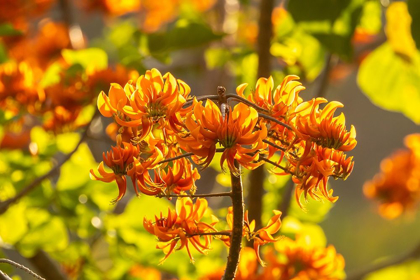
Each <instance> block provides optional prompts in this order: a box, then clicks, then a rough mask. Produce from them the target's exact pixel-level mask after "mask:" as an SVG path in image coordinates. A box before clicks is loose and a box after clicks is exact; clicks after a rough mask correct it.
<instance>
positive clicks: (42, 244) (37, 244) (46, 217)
mask: <svg viewBox="0 0 420 280" xmlns="http://www.w3.org/2000/svg"><path fill="white" fill-rule="evenodd" d="M25 215H26V217H27V219H28V222H29V229H28V231H27V233H26V234H25V236H24V237H23V238H22V239H21V240H20V241H19V244H18V248H19V250H20V252H21V253H22V254H23V255H25V256H31V255H32V254H34V253H35V252H36V251H37V250H38V249H41V248H42V249H43V250H45V251H47V252H48V251H55V250H63V249H65V248H66V246H67V244H68V236H67V229H66V227H65V225H64V222H63V220H62V218H59V217H57V216H52V215H51V214H49V213H48V212H47V211H46V210H43V209H39V208H38V209H36V208H30V209H27V210H26V213H25Z"/></svg>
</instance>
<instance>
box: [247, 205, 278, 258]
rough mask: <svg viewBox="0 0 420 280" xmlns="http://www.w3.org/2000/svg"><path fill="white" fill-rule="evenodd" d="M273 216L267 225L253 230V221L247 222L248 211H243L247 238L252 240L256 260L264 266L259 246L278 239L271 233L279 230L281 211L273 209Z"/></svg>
mask: <svg viewBox="0 0 420 280" xmlns="http://www.w3.org/2000/svg"><path fill="white" fill-rule="evenodd" d="M273 212H274V216H273V217H271V219H270V221H268V223H267V225H266V226H265V227H263V228H260V229H259V230H257V231H255V232H254V230H255V222H254V221H252V222H251V223H249V219H248V211H247V212H246V213H245V233H246V236H247V238H248V240H254V250H255V253H256V255H257V260H258V262H259V263H260V264H261V265H262V266H265V265H266V264H265V262H264V261H263V260H262V259H261V256H260V246H261V245H265V244H267V243H273V242H276V241H278V240H279V238H274V237H273V236H272V235H273V234H275V233H276V232H278V231H279V230H280V227H281V220H280V217H281V214H282V213H281V211H278V210H273Z"/></svg>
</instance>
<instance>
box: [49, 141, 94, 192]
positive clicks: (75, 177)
mask: <svg viewBox="0 0 420 280" xmlns="http://www.w3.org/2000/svg"><path fill="white" fill-rule="evenodd" d="M95 166H96V162H95V159H94V158H93V156H92V153H91V151H90V150H89V147H88V146H87V145H86V144H84V143H83V144H81V145H80V146H79V148H78V150H77V152H76V153H74V154H73V156H72V157H71V159H70V160H69V161H68V162H66V163H65V164H64V165H63V166H62V167H61V175H60V178H59V180H58V182H57V189H58V190H60V191H62V190H69V189H76V188H80V187H83V186H84V185H85V184H86V183H87V182H89V181H90V178H89V169H90V168H95Z"/></svg>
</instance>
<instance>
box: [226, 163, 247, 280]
mask: <svg viewBox="0 0 420 280" xmlns="http://www.w3.org/2000/svg"><path fill="white" fill-rule="evenodd" d="M235 167H236V168H238V169H240V166H239V164H238V162H237V161H236V160H235ZM239 171H240V170H239ZM230 178H231V182H232V196H231V198H232V208H233V228H232V237H231V243H230V249H229V255H228V258H227V264H226V270H225V274H224V276H223V278H222V279H223V280H232V279H234V278H235V275H236V270H237V268H238V264H239V254H240V252H241V249H242V230H243V228H244V196H243V187H242V177H241V175H239V176H238V177H236V176H235V175H233V174H232V173H231V174H230Z"/></svg>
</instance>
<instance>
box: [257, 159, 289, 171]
mask: <svg viewBox="0 0 420 280" xmlns="http://www.w3.org/2000/svg"><path fill="white" fill-rule="evenodd" d="M260 159H261V160H262V161H265V162H267V163H269V164H272V165H274V166H275V167H278V168H280V169H281V170H283V171H285V172H288V173H290V171H289V170H288V169H287V168H286V167H284V166H281V165H280V164H277V163H275V162H274V161H271V160H269V159H268V158H265V157H261V158H260Z"/></svg>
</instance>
